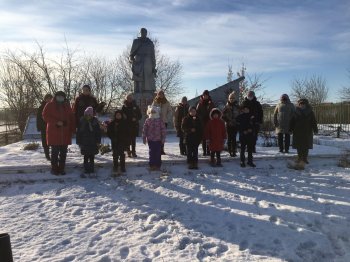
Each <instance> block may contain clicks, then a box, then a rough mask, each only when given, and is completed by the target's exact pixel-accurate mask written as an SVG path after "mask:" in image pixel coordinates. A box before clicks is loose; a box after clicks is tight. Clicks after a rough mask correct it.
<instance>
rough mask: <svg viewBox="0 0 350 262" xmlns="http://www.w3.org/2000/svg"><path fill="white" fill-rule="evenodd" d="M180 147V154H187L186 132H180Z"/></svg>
mask: <svg viewBox="0 0 350 262" xmlns="http://www.w3.org/2000/svg"><path fill="white" fill-rule="evenodd" d="M179 147H180V154H181V155H186V145H185V144H184V134H183V133H180V134H179Z"/></svg>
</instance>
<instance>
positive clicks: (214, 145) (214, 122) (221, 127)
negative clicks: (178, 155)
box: [205, 108, 227, 166]
mask: <svg viewBox="0 0 350 262" xmlns="http://www.w3.org/2000/svg"><path fill="white" fill-rule="evenodd" d="M221 116H222V113H221V111H220V109H218V108H213V109H212V110H211V111H210V114H209V117H210V120H209V121H208V123H207V125H206V128H205V138H206V142H207V143H208V144H209V149H210V164H211V165H212V166H222V164H221V156H220V154H221V151H222V150H223V149H224V144H225V140H226V137H227V136H226V128H225V122H224V121H223V120H222V119H221ZM215 155H216V162H215Z"/></svg>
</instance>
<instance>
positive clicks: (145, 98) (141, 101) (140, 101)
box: [133, 92, 155, 134]
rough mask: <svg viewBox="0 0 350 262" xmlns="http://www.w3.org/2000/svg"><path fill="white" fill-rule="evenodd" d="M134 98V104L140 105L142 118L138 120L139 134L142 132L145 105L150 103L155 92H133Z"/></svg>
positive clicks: (145, 114) (145, 110) (145, 115)
mask: <svg viewBox="0 0 350 262" xmlns="http://www.w3.org/2000/svg"><path fill="white" fill-rule="evenodd" d="M133 96H134V100H135V102H136V104H137V105H138V106H139V107H140V110H141V114H142V119H141V120H140V122H139V124H140V130H139V131H140V132H139V134H142V127H143V123H144V122H145V119H146V118H147V117H148V116H147V113H146V112H147V107H148V106H149V105H151V104H152V102H153V99H154V96H155V93H154V92H142V93H134V94H133Z"/></svg>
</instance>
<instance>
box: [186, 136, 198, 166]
mask: <svg viewBox="0 0 350 262" xmlns="http://www.w3.org/2000/svg"><path fill="white" fill-rule="evenodd" d="M186 148H187V163H188V164H189V163H194V162H195V163H197V162H198V144H197V143H191V142H188V141H187V144H186Z"/></svg>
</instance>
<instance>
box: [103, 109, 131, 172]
mask: <svg viewBox="0 0 350 262" xmlns="http://www.w3.org/2000/svg"><path fill="white" fill-rule="evenodd" d="M107 135H108V137H109V138H110V139H111V141H112V150H113V171H114V172H118V168H119V165H120V171H121V172H125V171H126V170H125V154H124V151H125V149H126V146H127V144H128V142H127V141H128V139H129V138H128V129H127V122H126V120H125V118H124V116H123V111H122V110H119V109H118V110H116V111H115V113H114V117H113V120H112V121H111V122H110V123H109V124H108V126H107Z"/></svg>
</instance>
